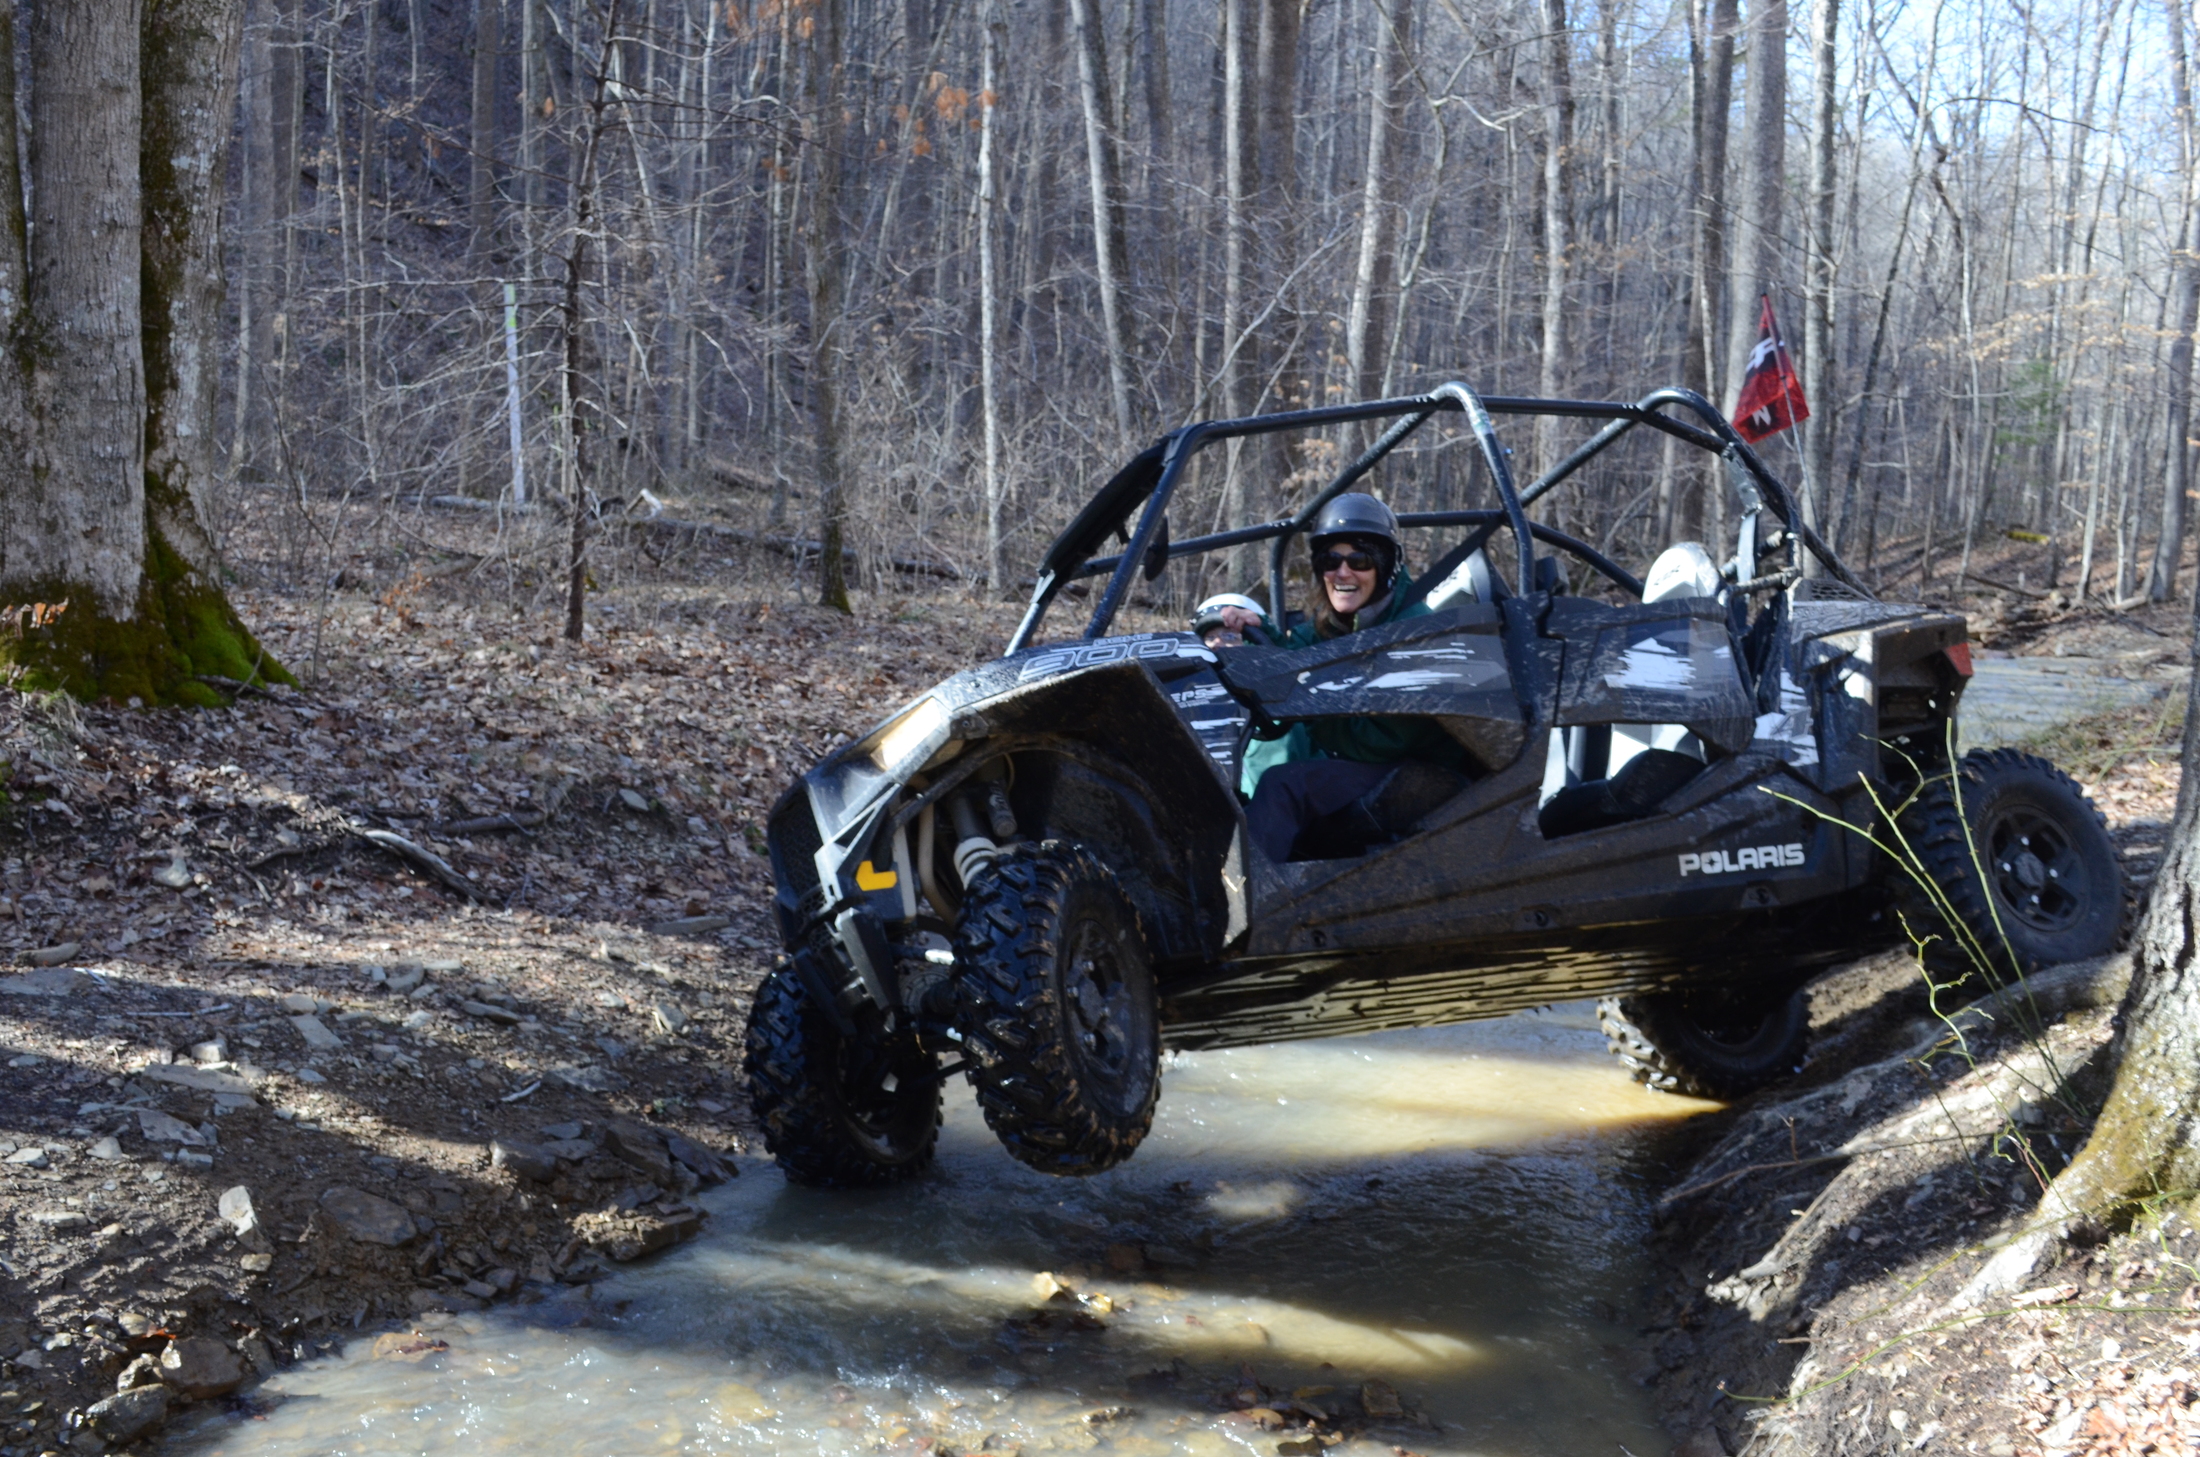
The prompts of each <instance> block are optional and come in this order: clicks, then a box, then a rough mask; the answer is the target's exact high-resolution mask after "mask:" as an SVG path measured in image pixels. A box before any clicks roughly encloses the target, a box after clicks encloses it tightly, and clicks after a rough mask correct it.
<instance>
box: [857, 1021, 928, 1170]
mask: <svg viewBox="0 0 2200 1457" xmlns="http://www.w3.org/2000/svg"><path fill="white" fill-rule="evenodd" d="M838 1041H839V1043H840V1046H839V1049H838V1051H839V1055H838V1057H836V1058H835V1059H834V1061H835V1063H836V1066H835V1069H834V1071H835V1072H836V1074H837V1075H838V1080H839V1092H840V1108H841V1115H842V1118H843V1120H844V1122H845V1124H846V1127H847V1130H848V1132H849V1133H850V1134H852V1135H853V1136H854V1137H855V1138H856V1139H857V1140H858V1141H860V1142H862V1143H864V1144H866V1145H868V1146H869V1148H870V1149H871V1150H872V1152H873V1153H874V1154H875V1155H877V1156H880V1157H885V1158H894V1157H898V1156H899V1155H901V1154H903V1153H905V1152H907V1144H908V1142H909V1134H910V1115H911V1110H912V1109H913V1108H914V1109H922V1108H923V1105H922V1102H921V1096H920V1095H921V1093H922V1089H923V1085H924V1082H925V1079H926V1077H927V1075H928V1074H929V1073H932V1072H934V1071H935V1070H936V1069H934V1068H933V1067H932V1066H931V1065H930V1064H931V1059H930V1058H928V1057H924V1056H923V1055H922V1054H920V1053H916V1052H914V1051H912V1050H910V1049H907V1048H903V1047H901V1046H899V1045H897V1044H896V1043H894V1042H889V1041H887V1040H885V1039H883V1038H870V1037H857V1038H854V1039H852V1040H851V1039H847V1038H840V1039H838ZM924 1111H926V1112H929V1110H924Z"/></svg>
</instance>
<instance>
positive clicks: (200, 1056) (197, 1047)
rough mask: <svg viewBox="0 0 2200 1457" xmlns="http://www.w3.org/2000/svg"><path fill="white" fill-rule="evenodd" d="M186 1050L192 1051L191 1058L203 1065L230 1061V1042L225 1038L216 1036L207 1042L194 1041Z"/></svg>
mask: <svg viewBox="0 0 2200 1457" xmlns="http://www.w3.org/2000/svg"><path fill="white" fill-rule="evenodd" d="M186 1050H187V1051H188V1052H189V1053H190V1055H191V1060H192V1061H193V1062H195V1063H198V1064H200V1065H201V1066H206V1065H209V1064H212V1063H217V1062H227V1061H229V1043H228V1041H227V1040H226V1039H224V1038H220V1037H216V1038H213V1039H211V1040H210V1041H206V1042H194V1043H192V1044H191V1046H190V1047H189V1048H188V1049H186Z"/></svg>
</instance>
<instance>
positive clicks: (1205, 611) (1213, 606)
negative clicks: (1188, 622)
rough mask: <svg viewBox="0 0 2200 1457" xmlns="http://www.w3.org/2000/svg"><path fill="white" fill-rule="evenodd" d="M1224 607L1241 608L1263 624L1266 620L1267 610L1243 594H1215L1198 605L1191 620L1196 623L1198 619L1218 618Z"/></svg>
mask: <svg viewBox="0 0 2200 1457" xmlns="http://www.w3.org/2000/svg"><path fill="white" fill-rule="evenodd" d="M1225 607H1237V608H1242V609H1243V610H1244V611H1247V612H1250V613H1252V614H1253V615H1254V616H1255V617H1257V618H1259V619H1260V620H1261V621H1263V622H1266V621H1267V620H1268V609H1267V608H1265V607H1263V606H1261V605H1260V604H1259V603H1258V602H1255V601H1254V600H1253V599H1252V598H1250V597H1248V596H1246V595H1245V594H1244V593H1243V592H1217V593H1216V594H1215V595H1214V596H1212V597H1209V598H1208V599H1207V600H1206V601H1204V602H1202V603H1200V604H1199V606H1198V608H1197V609H1196V610H1194V611H1193V613H1192V620H1193V621H1194V622H1197V621H1198V620H1199V619H1200V618H1202V617H1206V616H1209V615H1213V616H1216V617H1220V616H1221V614H1222V609H1223V608H1225Z"/></svg>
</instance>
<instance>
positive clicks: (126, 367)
mask: <svg viewBox="0 0 2200 1457" xmlns="http://www.w3.org/2000/svg"><path fill="white" fill-rule="evenodd" d="M12 16H13V12H12V11H10V12H9V14H8V16H6V17H0V92H4V93H5V94H0V324H4V325H5V327H6V329H7V332H8V335H9V337H10V339H11V340H12V341H14V343H15V348H14V349H13V350H11V351H10V356H9V359H8V360H7V362H6V364H5V365H0V503H4V505H5V509H0V604H6V603H19V602H24V601H42V602H48V603H54V602H63V601H66V602H67V604H68V607H67V610H66V611H65V612H64V613H63V614H62V615H61V617H60V618H59V620H58V621H57V622H56V623H55V625H54V626H53V627H52V628H50V629H47V630H44V631H42V632H23V631H20V630H18V631H17V632H16V633H14V634H13V635H11V636H8V637H5V638H0V663H6V664H10V665H13V666H15V667H18V668H20V669H23V670H24V673H23V680H22V681H24V682H25V683H27V684H28V685H30V686H52V687H61V688H66V689H68V690H69V691H71V692H74V693H76V694H78V695H80V696H86V697H90V696H101V695H104V696H107V697H110V698H117V699H132V700H136V701H139V702H172V701H182V702H196V703H214V702H220V701H222V700H221V699H220V697H219V695H218V694H216V693H214V691H213V690H212V689H211V688H210V687H208V686H207V685H206V684H204V683H201V682H198V681H196V678H197V675H200V674H214V675H218V676H221V677H225V678H236V679H239V680H244V681H250V680H252V679H255V678H263V677H286V676H287V675H284V674H283V673H282V669H281V668H280V667H279V666H277V665H275V664H274V663H272V662H269V661H268V660H267V659H266V655H265V654H264V653H263V652H262V651H261V650H260V647H259V645H258V644H257V643H255V642H254V641H253V640H252V636H251V634H250V633H249V632H247V631H245V629H244V628H243V626H242V625H241V624H239V623H238V621H237V618H236V615H235V613H234V612H232V611H231V610H230V607H229V603H228V601H227V599H226V598H225V597H224V596H223V595H222V591H221V587H220V579H219V576H218V574H217V571H216V563H215V562H214V558H213V548H212V544H211V542H210V540H209V538H208V536H207V533H206V531H205V529H204V526H203V520H204V516H203V504H204V495H205V492H206V489H207V486H208V484H209V483H210V480H211V476H212V457H213V452H212V441H213V429H212V427H213V420H214V405H213V400H214V385H215V379H214V370H215V367H216V366H215V353H216V351H215V347H214V331H215V329H216V328H217V326H218V314H219V307H220V302H221V285H220V272H219V267H218V263H219V259H220V256H221V253H220V234H219V221H220V216H221V211H220V209H221V198H220V192H219V189H220V186H221V184H222V182H223V181H224V180H225V176H226V166H225V162H226V149H227V144H228V139H229V135H230V130H231V123H232V121H233V120H234V117H233V112H234V109H235V90H234V88H235V85H236V67H237V50H238V44H239V40H240V36H241V28H240V21H241V12H240V11H239V9H238V7H237V6H235V5H234V4H233V3H230V0H151V3H149V4H146V5H143V6H141V5H139V4H137V3H117V0H55V3H50V4H43V5H41V6H40V7H39V8H38V9H37V11H36V12H35V13H34V14H33V19H32V29H31V36H30V65H29V68H28V71H29V75H30V77H31V78H32V87H31V104H30V108H29V120H30V129H31V135H30V145H29V148H28V154H29V158H30V177H29V179H28V191H29V194H30V195H32V196H35V197H36V198H37V199H38V218H37V227H36V228H35V229H34V230H32V238H33V241H32V243H31V246H30V248H29V251H28V254H27V256H26V252H25V248H24V232H25V230H24V211H23V201H22V200H23V198H24V196H25V194H26V187H25V179H23V178H22V177H21V176H20V175H19V174H18V173H17V171H16V167H15V158H16V155H17V153H16V145H15V142H16V139H15V135H14V133H15V125H14V122H15V115H16V112H15V106H14V97H13V85H14V77H15V75H16V66H15V64H14V54H13V53H14V37H13V24H12ZM141 57H142V58H148V59H150V60H151V61H152V62H153V64H152V65H150V66H149V67H141ZM31 340H37V341H40V343H41V345H42V347H40V348H39V349H37V350H35V351H30V350H25V349H24V348H23V347H22V346H23V344H25V343H27V342H29V341H31ZM26 358H27V363H18V361H22V360H25V359H26Z"/></svg>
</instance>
